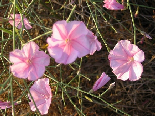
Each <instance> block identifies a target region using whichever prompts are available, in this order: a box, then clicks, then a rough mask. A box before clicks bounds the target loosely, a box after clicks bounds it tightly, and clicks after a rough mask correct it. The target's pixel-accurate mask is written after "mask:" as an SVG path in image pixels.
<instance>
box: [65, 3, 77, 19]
mask: <svg viewBox="0 0 155 116" xmlns="http://www.w3.org/2000/svg"><path fill="white" fill-rule="evenodd" d="M75 8H76V5H74V6H73V8H72V10H71V13H70V14H69V17H68V18H67V20H66V21H67V22H69V20H70V18H71V16H72V14H73V12H74V10H75Z"/></svg>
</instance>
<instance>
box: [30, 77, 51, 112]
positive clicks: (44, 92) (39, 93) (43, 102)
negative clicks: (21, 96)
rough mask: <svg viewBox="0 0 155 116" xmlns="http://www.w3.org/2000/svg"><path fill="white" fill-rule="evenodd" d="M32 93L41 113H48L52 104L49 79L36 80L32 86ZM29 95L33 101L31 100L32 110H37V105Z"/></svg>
mask: <svg viewBox="0 0 155 116" xmlns="http://www.w3.org/2000/svg"><path fill="white" fill-rule="evenodd" d="M30 93H31V95H32V97H33V99H34V102H35V104H36V106H37V108H38V110H39V111H40V113H41V114H42V115H43V114H47V113H48V109H49V107H50V104H51V99H52V93H51V88H50V86H49V79H48V78H43V79H38V80H37V81H35V82H34V84H33V85H32V86H31V88H30ZM28 96H29V99H30V100H31V102H29V105H30V107H31V110H32V111H35V110H36V108H35V105H34V103H33V101H32V99H31V97H30V95H28Z"/></svg>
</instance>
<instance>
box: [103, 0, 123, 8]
mask: <svg viewBox="0 0 155 116" xmlns="http://www.w3.org/2000/svg"><path fill="white" fill-rule="evenodd" d="M103 2H104V3H105V4H104V5H103V7H105V8H107V9H109V10H121V9H124V6H123V5H121V4H120V3H118V2H116V0H105V1H103Z"/></svg>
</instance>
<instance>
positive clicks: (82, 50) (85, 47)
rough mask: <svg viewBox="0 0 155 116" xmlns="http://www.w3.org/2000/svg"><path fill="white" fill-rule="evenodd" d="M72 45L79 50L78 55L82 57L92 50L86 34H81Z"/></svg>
mask: <svg viewBox="0 0 155 116" xmlns="http://www.w3.org/2000/svg"><path fill="white" fill-rule="evenodd" d="M71 45H72V47H73V48H74V49H75V50H76V51H78V52H79V54H78V57H79V58H81V57H83V56H85V55H87V54H89V52H90V50H89V49H90V43H89V40H88V39H87V38H86V36H81V37H79V38H77V39H76V40H73V41H72V43H71Z"/></svg>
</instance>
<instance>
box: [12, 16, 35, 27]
mask: <svg viewBox="0 0 155 116" xmlns="http://www.w3.org/2000/svg"><path fill="white" fill-rule="evenodd" d="M9 19H10V20H9V23H10V24H11V25H12V26H13V21H14V20H13V14H11V17H10V18H9ZM23 22H24V26H25V28H26V29H31V28H32V26H31V25H30V23H29V21H28V19H27V18H25V16H24V15H23ZM15 26H16V27H17V28H18V29H20V28H22V22H21V16H20V14H15Z"/></svg>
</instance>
